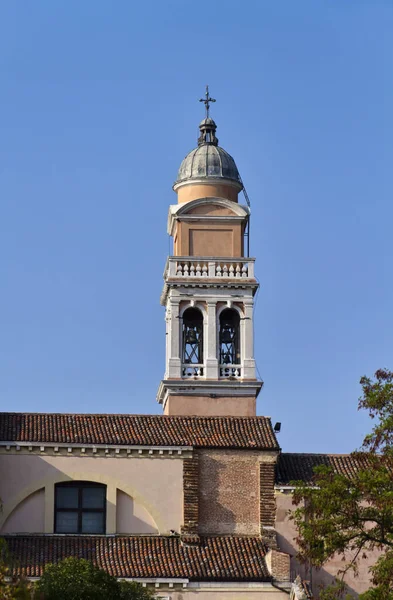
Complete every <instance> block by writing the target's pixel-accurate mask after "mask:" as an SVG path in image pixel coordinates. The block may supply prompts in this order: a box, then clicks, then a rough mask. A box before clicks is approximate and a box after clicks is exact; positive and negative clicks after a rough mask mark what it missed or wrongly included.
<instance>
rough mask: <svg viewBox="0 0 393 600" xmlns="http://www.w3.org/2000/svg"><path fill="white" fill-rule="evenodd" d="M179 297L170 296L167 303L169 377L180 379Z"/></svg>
mask: <svg viewBox="0 0 393 600" xmlns="http://www.w3.org/2000/svg"><path fill="white" fill-rule="evenodd" d="M179 304H180V302H179V299H178V298H169V301H168V303H167V311H168V313H169V314H168V337H169V341H168V349H169V356H168V363H167V377H168V379H172V378H173V379H178V378H179V377H181V359H180V326H181V323H180V317H179Z"/></svg>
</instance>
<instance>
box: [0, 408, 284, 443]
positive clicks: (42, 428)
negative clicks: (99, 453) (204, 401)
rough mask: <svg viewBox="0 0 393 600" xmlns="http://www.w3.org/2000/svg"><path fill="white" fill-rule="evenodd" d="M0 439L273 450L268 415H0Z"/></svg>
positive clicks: (274, 439)
mask: <svg viewBox="0 0 393 600" xmlns="http://www.w3.org/2000/svg"><path fill="white" fill-rule="evenodd" d="M0 441H9V442H47V443H51V442H53V443H59V444H61V443H65V444H67V443H69V444H78V443H80V444H116V445H122V444H127V445H130V446H133V445H142V446H194V447H199V448H254V449H265V450H267V449H269V450H270V449H278V443H277V440H276V437H275V435H274V432H273V429H272V424H271V421H270V419H269V418H267V417H170V416H164V415H162V416H161V415H81V414H73V415H72V414H71V415H68V414H52V413H49V414H45V413H0Z"/></svg>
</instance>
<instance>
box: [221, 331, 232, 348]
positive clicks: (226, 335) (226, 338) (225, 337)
mask: <svg viewBox="0 0 393 600" xmlns="http://www.w3.org/2000/svg"><path fill="white" fill-rule="evenodd" d="M231 342H232V335H231V332H230V330H229V328H228V327H225V329H223V330H222V332H221V343H223V344H230V343H231Z"/></svg>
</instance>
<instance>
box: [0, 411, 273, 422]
mask: <svg viewBox="0 0 393 600" xmlns="http://www.w3.org/2000/svg"><path fill="white" fill-rule="evenodd" d="M24 415H26V416H45V417H46V416H60V417H145V418H155V419H168V420H169V419H199V420H202V419H209V420H214V419H216V420H222V419H228V420H231V421H232V420H233V421H235V420H240V419H242V420H245V421H251V420H255V419H265V420H267V421H271V417H265V416H264V415H254V416H251V417H250V416H247V415H244V416H240V415H239V416H235V415H157V414H146V413H69V412H64V413H62V412H27V411H0V417H1V416H24Z"/></svg>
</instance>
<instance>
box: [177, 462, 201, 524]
mask: <svg viewBox="0 0 393 600" xmlns="http://www.w3.org/2000/svg"><path fill="white" fill-rule="evenodd" d="M198 462H199V461H198V453H197V452H195V453H194V455H193V457H192V458H185V459H184V460H183V507H184V508H183V527H182V528H181V533H182V534H184V535H196V534H197V533H198V520H199V519H198V516H199V498H198V488H199V468H198Z"/></svg>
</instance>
